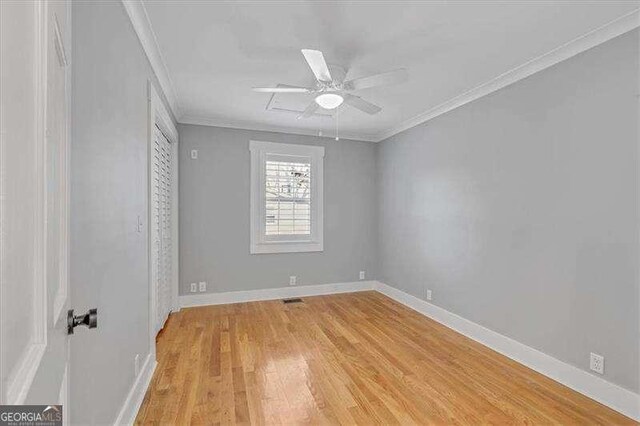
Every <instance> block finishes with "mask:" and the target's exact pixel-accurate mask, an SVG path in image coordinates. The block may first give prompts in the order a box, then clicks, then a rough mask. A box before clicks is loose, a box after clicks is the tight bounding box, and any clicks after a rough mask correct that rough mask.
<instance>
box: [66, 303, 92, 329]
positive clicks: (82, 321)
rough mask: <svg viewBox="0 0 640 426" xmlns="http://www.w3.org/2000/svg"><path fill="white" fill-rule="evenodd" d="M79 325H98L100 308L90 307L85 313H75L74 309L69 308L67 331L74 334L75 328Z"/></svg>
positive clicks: (90, 326) (89, 326)
mask: <svg viewBox="0 0 640 426" xmlns="http://www.w3.org/2000/svg"><path fill="white" fill-rule="evenodd" d="M79 325H84V326H85V327H88V328H96V327H98V310H97V309H89V312H87V313H86V314H84V315H74V314H73V309H69V311H68V312H67V333H68V334H73V329H74V328H76V327H77V326H79Z"/></svg>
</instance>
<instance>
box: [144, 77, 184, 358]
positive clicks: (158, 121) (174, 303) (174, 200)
mask: <svg viewBox="0 0 640 426" xmlns="http://www.w3.org/2000/svg"><path fill="white" fill-rule="evenodd" d="M148 93H149V99H148V100H149V122H148V130H147V131H148V137H147V223H148V226H147V252H148V256H147V257H148V271H149V282H148V284H149V353H150V354H152V359H153V360H155V357H156V342H155V339H156V332H155V329H156V327H155V322H156V312H157V311H158V301H157V299H156V288H155V282H154V279H153V278H154V273H153V238H152V235H151V229H152V223H153V222H152V221H153V211H152V204H151V203H152V194H153V144H154V138H155V126H156V125H157V126H158V127H159V128H160V130H162V132H163V133H164V134H165V136H167V138H168V139H169V142H171V148H172V155H173V158H174V159H175V161H174V162H173V164H172V166H175V167H174V169H173V170H172V174H171V191H172V194H173V196H172V197H171V234H172V235H171V248H172V253H171V261H172V265H171V275H172V277H171V311H172V312H176V311H178V310H180V304H179V299H178V280H179V276H180V274H179V264H180V262H179V259H178V256H179V246H178V245H179V230H178V224H179V222H178V206H179V193H178V163H179V161H178V141H179V138H178V129H177V128H176V126H175V124H174V123H173V120H172V119H171V115H170V114H169V111H168V110H167V107H166V106H165V104H164V102H163V101H162V98H161V97H160V95H159V94H158V91H157V90H156V88H155V86H154V84H153V82H152V81H151V80H149V81H148Z"/></svg>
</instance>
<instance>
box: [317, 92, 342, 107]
mask: <svg viewBox="0 0 640 426" xmlns="http://www.w3.org/2000/svg"><path fill="white" fill-rule="evenodd" d="M343 101H344V98H343V97H342V96H340V95H338V94H336V93H323V94H321V95H318V96H316V103H317V104H318V105H320V106H321V107H322V108H324V109H335V108H338V107H339V106H340V105H341V104H342V102H343Z"/></svg>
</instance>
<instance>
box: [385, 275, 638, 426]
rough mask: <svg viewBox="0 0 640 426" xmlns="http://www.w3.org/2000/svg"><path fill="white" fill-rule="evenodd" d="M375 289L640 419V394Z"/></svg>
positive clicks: (403, 295) (418, 302)
mask: <svg viewBox="0 0 640 426" xmlns="http://www.w3.org/2000/svg"><path fill="white" fill-rule="evenodd" d="M375 289H376V290H377V291H379V292H380V293H382V294H384V295H386V296H389V297H390V298H392V299H394V300H395V301H397V302H399V303H401V304H403V305H405V306H407V307H409V308H411V309H413V310H415V311H417V312H419V313H421V314H423V315H425V316H427V317H429V318H431V319H433V320H435V321H437V322H439V323H441V324H443V325H445V326H447V327H449V328H451V329H453V330H455V331H457V332H458V333H460V334H463V335H465V336H467V337H469V338H471V339H473V340H475V341H477V342H479V343H482V344H483V345H485V346H488V347H489V348H491V349H493V350H494V351H496V352H499V353H501V354H502V355H505V356H506V357H509V358H511V359H513V360H514V361H517V362H519V363H520V364H523V365H525V366H527V367H529V368H531V369H533V370H535V371H537V372H538V373H541V374H544V375H545V376H547V377H549V378H551V379H553V380H555V381H557V382H560V383H562V384H563V385H565V386H567V387H570V388H571V389H573V390H575V391H577V392H580V393H581V394H583V395H586V396H588V397H589V398H592V399H595V400H596V401H598V402H600V403H601V404H604V405H606V406H607V407H609V408H612V409H614V410H616V411H618V412H620V413H622V414H624V415H625V416H628V417H631V418H633V419H635V420H638V421H640V395H638V394H636V393H634V392H631V391H629V390H627V389H624V388H622V387H620V386H617V385H615V384H613V383H611V382H608V381H606V380H604V379H602V378H600V377H596V376H594V375H592V374H590V373H588V372H586V371H584V370H581V369H579V368H577V367H574V366H573V365H570V364H567V363H565V362H563V361H560V360H558V359H556V358H554V357H552V356H549V355H547V354H545V353H543V352H540V351H538V350H536V349H533V348H531V347H529V346H527V345H524V344H522V343H520V342H517V341H515V340H513V339H511V338H509V337H506V336H503V335H502V334H500V333H496V332H495V331H492V330H489V329H488V328H485V327H483V326H481V325H479V324H476V323H474V322H472V321H469V320H467V319H465V318H462V317H461V316H459V315H456V314H454V313H451V312H449V311H447V310H445V309H442V308H439V307H437V306H435V305H433V304H431V303H428V302H426V301H424V300H422V299H419V298H417V297H415V296H412V295H410V294H408V293H405V292H403V291H402V290H398V289H396V288H394V287H391V286H389V285H387V284H384V283H381V282H378V283H377V284H376V285H375Z"/></svg>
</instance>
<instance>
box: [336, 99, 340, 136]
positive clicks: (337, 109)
mask: <svg viewBox="0 0 640 426" xmlns="http://www.w3.org/2000/svg"><path fill="white" fill-rule="evenodd" d="M339 110H340V107H338V108H336V140H337V141H339V140H340V136H339V135H338V111H339Z"/></svg>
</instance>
